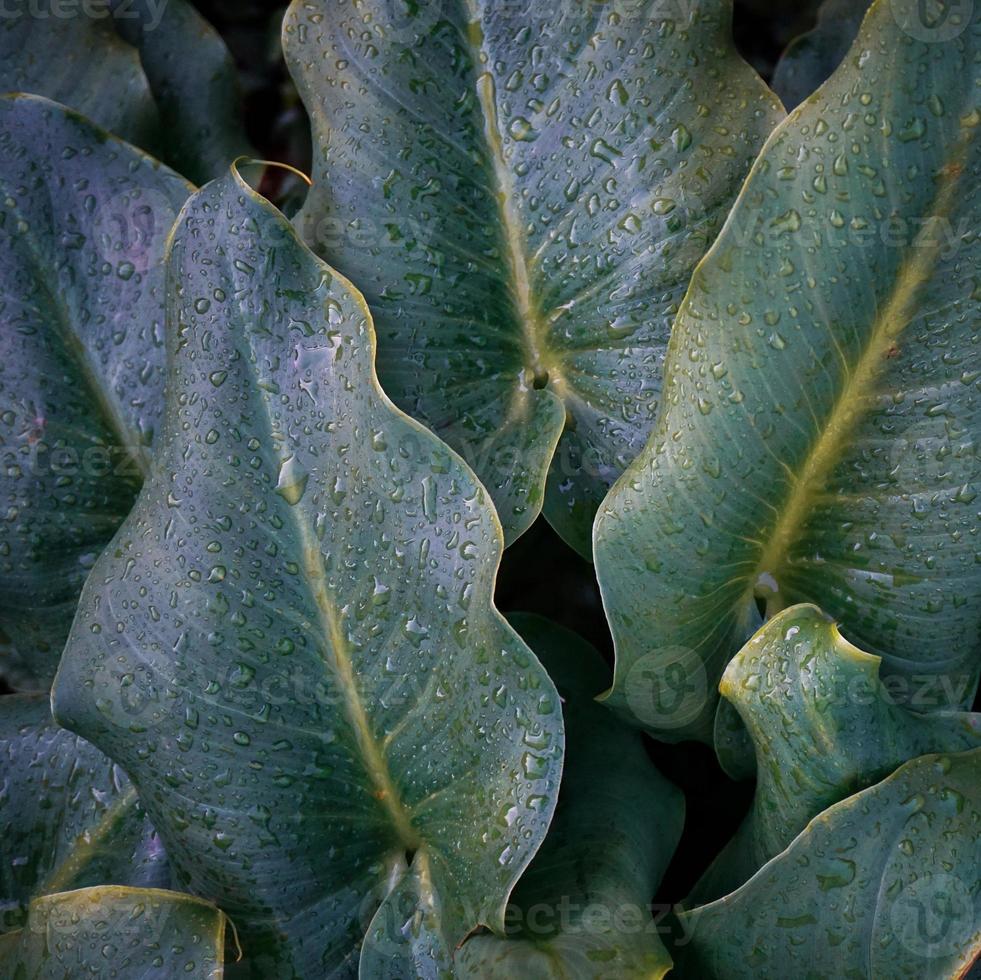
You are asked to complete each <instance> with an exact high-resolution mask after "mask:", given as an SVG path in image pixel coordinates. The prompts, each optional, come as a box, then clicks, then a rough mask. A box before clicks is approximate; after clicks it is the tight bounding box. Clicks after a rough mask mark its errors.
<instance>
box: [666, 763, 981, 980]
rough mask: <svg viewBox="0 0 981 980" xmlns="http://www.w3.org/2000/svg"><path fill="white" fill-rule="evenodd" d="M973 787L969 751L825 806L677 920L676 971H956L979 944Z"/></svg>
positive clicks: (755, 978)
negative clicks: (756, 866) (742, 879)
mask: <svg viewBox="0 0 981 980" xmlns="http://www.w3.org/2000/svg"><path fill="white" fill-rule="evenodd" d="M979 787H981V749H975V750H973V751H971V752H964V753H961V754H958V755H953V756H939V755H929V756H922V757H921V758H919V759H915V760H913V761H912V762H908V763H906V765H904V766H902V768H900V769H899V770H897V772H896V773H895V774H893V775H892V776H890V777H889V778H888V779H886V780H884V781H883V782H881V783H878V784H877V785H875V786H873V787H872V788H871V789H866V790H864V791H863V792H861V793H858V794H857V795H855V796H852V797H849V798H848V799H847V800H845V801H844V802H842V803H837V804H835V806H833V807H831V808H830V809H828V810H826V811H825V812H824V813H822V814H821V815H820V816H819V817H816V818H815V819H814V820H812V821H811V823H810V824H809V825H808V827H807V829H806V830H805V831H804V832H803V833H801V834H800V835H799V836H798V837H797V838H796V839H795V840H794V842H793V843H792V844H791V845H790V847H788V848H787V850H785V851H784V852H783V853H782V854H780V855H778V856H777V857H775V858H774V859H773V860H772V861H770V862H769V863H768V864H766V865H765V866H764V867H763V868H762V869H761V870H760V871H759V872H758V873H757V874H756V875H755V876H754V877H753V878H752V879H751V880H750V881H748V882H747V883H746V884H745V885H743V887H742V888H740V889H739V890H738V891H736V892H733V893H732V894H731V895H727V896H726V897H725V898H722V899H720V900H719V901H717V902H713V903H712V904H711V905H705V906H702V907H701V908H698V909H693V910H692V911H690V912H687V913H685V914H683V915H682V916H681V917H680V919H681V924H682V926H683V927H684V930H685V937H684V939H683V940H682V942H681V945H680V946H679V947H678V949H677V951H676V954H675V958H676V961H677V960H678V958H679V957H683V958H682V959H681V960H680V962H679V967H678V974H677V975H678V977H679V980H684V978H686V977H691V978H697V980H716V978H717V980H740V978H742V977H746V978H752V980H784V978H785V977H801V978H803V980H811V978H815V980H817V978H823V977H839V976H848V977H855V978H869V980H877V978H880V977H889V978H890V980H900V978H909V980H930V978H938V980H939V978H948V977H960V976H965V975H966V973H967V970H968V967H969V966H970V964H971V962H972V961H973V960H974V959H975V957H977V956H978V954H979V953H981V893H979V892H978V888H977V882H978V880H979V877H981V841H979V839H978V838H979V830H978V828H979V827H981V789H979ZM845 971H847V972H845Z"/></svg>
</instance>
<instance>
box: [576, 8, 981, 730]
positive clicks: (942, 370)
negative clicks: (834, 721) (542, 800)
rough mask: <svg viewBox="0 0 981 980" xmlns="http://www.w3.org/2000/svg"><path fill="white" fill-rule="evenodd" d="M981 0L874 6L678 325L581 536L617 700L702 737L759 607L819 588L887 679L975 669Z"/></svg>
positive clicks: (729, 226)
mask: <svg viewBox="0 0 981 980" xmlns="http://www.w3.org/2000/svg"><path fill="white" fill-rule="evenodd" d="M979 39H981V5H977V6H976V9H975V12H974V14H973V16H972V18H971V20H970V22H969V23H967V24H962V30H961V31H960V33H958V34H957V35H956V36H954V37H952V38H950V39H948V40H945V41H938V42H936V43H928V42H924V41H921V40H918V39H917V38H916V37H915V36H912V35H911V34H910V33H908V32H907V31H906V30H904V29H902V28H901V27H900V25H899V21H898V20H897V18H896V17H895V16H894V11H893V9H892V6H891V5H890V2H889V0H877V2H876V3H875V4H874V5H873V6H872V8H871V10H870V12H869V15H868V16H867V17H866V19H865V22H864V24H863V27H862V30H861V32H860V34H859V36H858V38H857V40H856V41H855V44H854V45H853V47H852V49H851V51H850V52H849V54H848V57H847V58H846V59H845V62H844V63H843V64H842V66H841V67H840V68H839V69H838V71H837V72H836V73H835V74H834V75H833V76H832V77H831V78H830V79H829V80H828V82H827V83H826V84H825V85H824V86H823V87H822V88H821V89H820V91H819V92H818V93H817V94H816V95H815V96H814V97H813V98H811V99H808V100H807V102H805V103H804V104H803V105H801V106H800V107H799V108H798V109H797V110H795V111H794V112H793V113H792V115H791V116H790V118H789V119H788V120H787V121H786V122H785V123H783V124H782V125H781V126H780V127H778V129H777V130H776V131H775V132H774V134H773V135H772V136H771V137H770V139H769V140H768V142H767V145H766V148H765V149H764V151H763V153H762V155H761V156H760V158H759V159H758V160H757V162H756V163H755V164H754V166H753V170H752V173H751V174H750V176H749V178H748V179H747V182H746V185H745V186H744V188H743V190H742V191H741V192H740V196H739V199H738V201H737V202H736V205H735V207H734V209H733V211H732V213H731V214H730V216H729V220H728V221H727V223H726V228H725V230H724V231H723V233H722V234H721V235H720V237H719V239H718V240H717V242H716V243H715V245H714V246H713V248H712V250H711V251H710V253H709V254H708V255H707V256H706V258H705V260H704V261H703V262H702V263H701V265H700V266H699V268H698V270H697V271H696V273H695V275H694V277H693V280H692V284H691V288H690V289H689V291H688V295H687V297H686V298H685V302H684V304H683V306H682V309H681V312H680V313H679V315H678V318H677V320H676V321H675V325H674V332H673V335H672V338H671V346H670V348H669V351H668V357H667V362H666V367H665V397H664V399H663V401H662V405H661V411H660V414H659V417H658V422H657V426H656V428H655V431H654V433H653V435H652V437H651V440H650V442H649V443H648V445H647V447H646V448H645V450H644V451H643V453H641V455H640V456H639V457H638V459H637V460H636V461H635V462H634V464H633V465H632V466H631V468H630V470H629V471H628V472H627V473H626V474H625V475H624V477H623V478H622V479H621V480H620V481H619V482H618V483H617V485H616V486H615V487H614V489H613V490H612V491H611V493H610V496H609V497H608V498H607V500H606V502H605V503H604V505H603V507H602V508H601V510H600V512H599V515H598V517H597V521H596V526H595V529H594V537H595V547H596V564H597V571H598V574H599V579H600V585H601V588H602V591H603V598H604V605H605V607H606V611H607V615H608V617H609V619H610V623H611V627H612V630H613V633H614V638H615V641H616V647H617V664H616V673H615V682H614V688H613V691H612V694H611V696H610V703H611V705H613V706H614V707H616V708H617V709H618V710H620V711H622V712H624V714H625V715H626V716H627V717H630V718H633V719H634V720H635V721H637V722H638V723H640V724H644V725H646V726H648V727H649V728H651V729H652V730H653V731H655V732H656V733H657V734H658V735H659V737H663V738H683V737H692V736H697V737H701V738H705V739H708V738H710V735H711V723H712V717H713V712H714V709H715V704H716V693H715V687H716V683H717V681H718V678H719V677H720V676H721V674H722V671H723V669H724V668H725V665H726V663H727V662H728V660H729V658H730V657H731V656H732V655H733V654H734V653H735V652H736V651H737V650H738V649H739V647H740V646H741V645H742V644H743V642H744V641H745V640H746V639H747V638H748V637H749V636H750V635H751V634H752V633H753V632H754V631H755V629H756V627H757V625H758V624H759V621H760V615H759V612H758V606H757V604H758V603H759V604H760V605H764V604H765V606H766V608H767V611H768V613H770V614H772V613H773V612H775V611H777V610H779V609H780V608H782V607H783V606H786V605H790V604H793V603H796V602H802V601H813V602H816V603H819V604H820V605H821V607H822V608H824V609H825V610H826V611H827V612H828V613H829V614H830V615H832V616H833V617H835V618H836V619H837V620H839V621H840V622H841V623H842V629H843V631H844V632H845V635H847V636H848V637H849V639H851V640H852V641H853V642H855V643H856V644H859V645H861V646H862V647H863V648H865V649H867V650H869V651H870V652H873V653H876V654H878V655H880V656H881V657H882V658H883V662H882V669H883V674H884V675H896V676H901V677H904V678H906V681H907V682H908V683H909V684H910V686H911V687H912V686H915V685H916V684H917V683H919V681H920V680H921V679H923V678H930V677H934V678H938V679H945V681H946V689H947V690H949V691H950V692H952V695H953V696H952V698H951V703H952V704H958V703H966V702H969V701H970V698H971V696H972V694H973V691H974V688H975V686H976V683H977V676H978V669H979V666H981V641H979V637H981V601H979V597H981V562H979V561H978V557H977V556H978V548H977V536H978V502H979V501H978V496H977V493H978V482H979V478H981V459H979V453H978V445H979V442H978V436H979V431H981V397H979V391H981V375H979V373H978V370H977V358H976V356H975V351H976V349H977V345H978V324H979V322H981V321H979V317H978V300H979V297H981V292H979V285H978V284H979V280H978V276H977V268H978V261H979V256H981V248H979V239H978V236H977V233H976V229H977V227H978V224H979V222H981V193H979V189H981V179H979V178H981V152H979V150H978V146H977V132H978V129H979V124H981V110H979V108H978V103H977V84H976V82H977V64H978V58H979V56H981V43H979Z"/></svg>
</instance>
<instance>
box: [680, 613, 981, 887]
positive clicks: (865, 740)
mask: <svg viewBox="0 0 981 980" xmlns="http://www.w3.org/2000/svg"><path fill="white" fill-rule="evenodd" d="M879 664H880V660H879V658H878V657H873V656H870V655H869V654H867V653H863V652H862V651H861V650H859V649H857V648H856V647H854V646H852V645H851V644H850V643H849V642H848V641H847V640H845V639H844V638H843V637H842V636H841V634H840V633H839V632H838V630H837V627H836V626H835V625H834V623H832V622H830V621H828V620H827V619H825V618H824V617H823V616H822V615H821V613H820V611H819V610H818V609H817V607H815V606H794V607H792V608H790V609H786V610H784V611H783V612H782V613H780V614H779V615H778V616H775V617H774V618H773V619H772V620H771V621H770V622H769V623H767V625H766V626H764V627H763V629H761V630H760V631H759V632H758V633H757V634H756V635H755V636H754V637H753V639H752V640H750V641H749V643H747V644H746V646H745V647H743V649H742V650H740V652H739V653H738V654H737V655H736V656H735V657H733V659H732V660H731V661H730V662H729V666H728V667H727V668H726V672H725V673H724V674H723V675H722V684H721V688H720V689H721V691H722V694H723V696H724V697H725V698H727V699H728V700H729V701H730V702H731V703H732V704H733V705H735V707H736V709H737V710H738V712H739V715H740V717H741V718H742V720H743V721H744V722H745V724H746V727H747V728H748V730H749V733H750V735H751V737H752V740H753V744H754V746H755V750H756V761H757V783H756V795H755V796H754V798H753V807H752V809H751V810H750V812H749V814H748V816H747V817H746V819H745V820H744V821H743V823H742V825H741V826H740V828H739V831H738V833H737V834H736V836H735V837H734V838H733V840H732V841H730V843H729V844H728V846H727V847H726V848H725V850H724V851H723V852H722V854H721V855H720V856H719V858H717V859H716V861H715V863H714V864H713V865H712V867H711V868H710V869H709V870H708V872H707V873H706V874H705V876H704V877H703V878H702V880H701V881H700V882H699V884H698V886H697V887H696V889H695V892H694V894H693V896H692V899H691V900H692V901H694V902H698V903H703V902H706V901H711V900H713V899H716V898H719V897H720V896H722V895H724V894H726V893H727V892H729V891H732V890H733V889H735V888H737V887H738V886H739V885H741V884H742V883H743V882H744V881H746V880H747V879H748V878H749V877H750V876H751V875H752V874H753V873H754V872H755V871H756V870H757V869H758V868H760V867H761V866H762V865H763V864H765V863H766V861H768V860H769V859H770V858H771V857H773V856H774V855H775V854H777V853H779V852H780V851H782V850H783V849H784V848H785V847H787V845H788V844H789V843H790V842H791V841H792V840H793V839H794V837H796V836H797V834H798V833H800V831H802V830H803V829H804V827H805V826H806V825H807V822H808V821H809V820H810V819H811V818H812V817H815V816H817V815H818V814H819V813H820V812H821V811H822V810H825V809H827V808H828V807H829V806H831V805H832V804H834V803H837V802H838V801H839V800H843V799H844V798H845V797H846V796H850V795H851V794H852V793H855V792H857V791H858V790H860V789H864V788H865V787H867V786H871V785H872V784H873V783H875V782H878V781H879V780H880V779H883V778H885V777H886V776H888V775H889V774H890V773H891V772H893V771H894V770H895V769H897V768H898V767H899V766H900V765H902V763H904V762H907V761H908V760H910V759H913V758H915V757H916V756H920V755H925V754H926V753H928V752H960V751H962V750H965V749H973V748H977V747H979V746H981V714H969V713H967V712H958V711H939V712H934V713H932V714H928V715H924V714H920V713H919V711H914V710H911V709H910V708H909V707H906V706H903V705H900V704H897V703H896V702H897V700H899V699H902V700H904V701H907V702H912V704H913V705H914V706H915V707H917V708H919V709H920V710H921V711H922V710H924V709H926V708H928V707H930V706H931V705H933V704H935V703H936V702H940V703H945V702H946V701H948V700H950V699H949V697H946V696H944V695H943V694H942V692H939V691H936V690H933V689H932V687H931V686H929V685H923V686H922V687H921V689H920V690H918V691H915V692H912V693H911V694H910V693H908V692H905V691H903V690H900V689H897V687H896V685H892V686H887V685H885V684H883V682H882V681H881V680H880V678H879Z"/></svg>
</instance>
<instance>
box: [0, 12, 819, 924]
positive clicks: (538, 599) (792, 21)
mask: <svg viewBox="0 0 981 980" xmlns="http://www.w3.org/2000/svg"><path fill="white" fill-rule="evenodd" d="M194 2H195V6H197V8H198V9H199V10H200V11H201V13H202V14H203V15H204V16H205V17H207V18H208V20H209V21H210V22H211V23H212V24H213V25H214V26H215V27H216V28H217V29H218V30H219V32H220V33H221V34H222V36H223V37H224V39H225V42H226V44H227V45H228V47H229V48H230V50H231V52H232V54H233V56H234V58H235V61H236V64H237V65H238V69H239V73H240V77H241V83H242V91H243V96H244V101H245V113H246V124H247V128H248V132H249V136H250V138H251V140H252V142H253V144H254V145H255V146H256V147H257V148H258V149H259V151H260V152H261V155H262V156H263V157H264V158H266V159H268V160H279V161H282V162H284V163H290V164H292V165H293V166H294V167H297V168H299V169H300V170H302V171H304V172H305V173H308V172H309V170H310V155H311V150H310V135H309V128H308V121H307V118H306V113H305V112H304V109H303V106H302V105H301V103H300V100H299V98H298V96H297V94H296V90H295V88H294V87H293V84H292V82H291V80H290V77H289V73H288V72H287V71H286V66H285V64H284V63H283V59H282V53H281V49H280V37H279V28H280V22H281V20H282V15H283V12H284V10H285V9H286V6H287V4H286V3H285V2H283V3H277V2H273V0H194ZM542 2H546V3H547V2H548V0H542ZM817 6H818V2H817V0H735V13H734V21H733V31H734V34H735V39H736V45H737V47H738V48H739V50H740V52H741V53H742V55H743V57H744V58H746V60H747V61H748V62H749V63H750V64H751V65H752V66H753V67H754V68H755V69H756V70H757V71H758V72H759V73H760V74H761V75H762V76H763V78H764V79H766V80H767V81H769V79H770V76H771V75H772V73H773V68H774V66H775V64H776V62H777V59H778V58H779V56H780V52H781V51H782V50H783V49H784V48H785V47H786V45H787V43H788V42H789V41H790V40H791V39H792V38H794V37H796V36H797V35H798V34H801V33H803V32H804V31H807V30H809V29H810V28H811V27H812V26H813V25H814V19H815V12H816V9H817ZM283 174H284V172H283V171H276V170H274V171H270V173H269V176H268V177H267V182H266V183H265V184H264V185H263V187H262V188H261V189H262V191H263V193H265V194H266V195H267V196H269V197H270V198H271V199H273V200H277V199H278V198H281V197H282V196H283V195H284V194H285V193H287V191H289V192H294V191H295V188H294V187H292V186H288V185H284V180H285V181H291V180H292V178H289V177H284V176H283ZM497 604H498V606H499V608H500V609H501V610H502V611H503V612H505V613H506V612H512V611H525V612H537V613H540V614H541V615H543V616H547V617H548V618H550V619H552V620H554V621H556V622H558V623H561V624H563V625H564V626H567V627H569V628H570V629H572V630H574V631H575V632H577V633H579V634H580V635H581V636H583V637H584V638H585V639H587V640H589V641H590V642H591V643H593V644H594V645H595V646H596V647H597V648H598V649H599V650H600V651H601V652H602V653H603V655H604V656H605V657H606V658H607V659H608V661H609V662H610V664H611V665H612V662H613V650H612V643H611V640H610V634H609V632H608V630H607V626H606V620H605V617H604V615H603V608H602V604H601V602H600V597H599V590H598V588H597V586H596V580H595V577H594V575H593V569H592V566H591V565H590V564H589V563H588V562H586V561H584V560H583V559H582V558H580V557H579V556H578V555H577V554H576V553H575V552H573V551H572V550H571V549H569V548H568V547H567V546H566V545H565V544H564V543H563V542H562V541H561V540H560V539H559V537H558V536H557V535H556V534H555V533H554V532H553V531H552V530H551V528H550V527H549V526H548V524H547V523H546V522H545V520H544V519H541V518H540V519H539V520H538V522H537V523H536V524H535V525H534V527H532V528H531V530H530V531H529V532H528V533H527V534H525V535H524V536H523V537H522V538H520V539H519V540H518V541H517V542H516V543H515V544H514V545H513V546H512V547H511V548H509V549H508V550H507V552H505V555H504V559H503V563H502V566H501V571H500V575H499V577H498V584H497ZM2 693H7V692H6V691H4V690H3V682H2V681H0V694H2ZM646 742H647V746H648V750H649V753H650V756H651V758H652V759H653V760H654V762H655V763H656V765H657V766H658V768H659V769H660V770H661V772H663V773H664V775H666V776H667V777H668V778H669V779H671V780H672V781H674V782H675V783H676V784H677V785H678V786H680V787H681V789H682V790H684V793H685V797H686V800H687V814H686V821H685V830H684V834H683V836H682V839H681V844H680V846H679V848H678V851H677V853H676V855H675V858H674V860H673V862H672V864H671V866H670V868H669V869H668V872H667V875H666V876H665V879H664V881H663V883H662V885H661V888H660V889H659V892H658V894H657V895H656V896H655V898H654V900H655V903H656V904H658V905H662V904H672V903H674V902H678V901H680V900H681V899H683V898H684V897H685V895H686V894H687V893H688V892H689V890H690V889H691V887H692V885H694V883H695V881H696V880H697V878H698V877H699V875H700V874H701V873H702V871H703V870H704V869H705V867H706V866H707V865H708V863H709V861H710V860H711V859H712V857H713V856H714V855H715V854H716V853H717V852H718V851H719V850H720V849H721V847H722V846H723V844H725V842H726V841H727V840H728V839H729V838H730V837H731V836H732V834H733V833H734V831H735V829H736V827H737V826H738V824H739V821H740V820H741V819H742V817H743V814H744V813H745V812H746V810H747V808H748V806H749V803H750V801H751V799H752V793H753V785H752V783H734V782H732V781H731V780H729V779H727V778H726V776H725V775H724V774H723V773H722V771H721V769H720V768H719V766H718V763H717V762H716V760H715V755H714V753H713V751H712V750H711V749H710V748H708V747H707V746H704V745H701V744H699V743H694V742H686V743H682V744H680V745H665V744H663V743H659V742H655V741H654V740H653V739H647V740H646Z"/></svg>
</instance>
